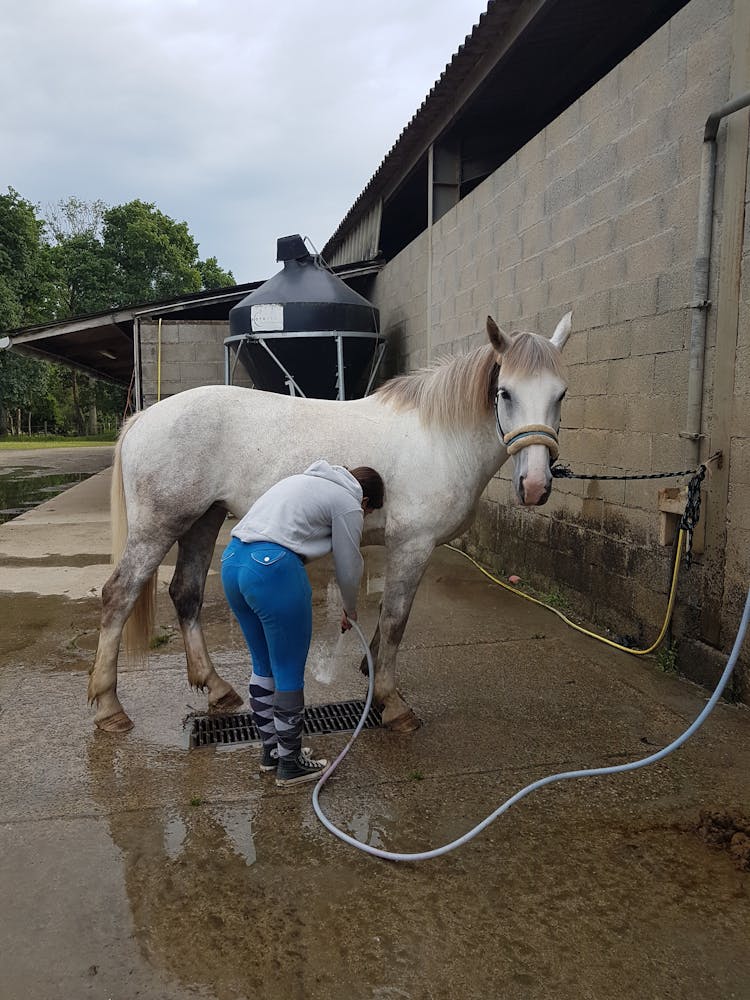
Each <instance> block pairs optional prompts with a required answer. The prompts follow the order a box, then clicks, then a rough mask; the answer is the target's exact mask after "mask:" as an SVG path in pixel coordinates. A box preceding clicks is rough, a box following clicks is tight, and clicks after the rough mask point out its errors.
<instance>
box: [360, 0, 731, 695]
mask: <svg viewBox="0 0 750 1000" xmlns="http://www.w3.org/2000/svg"><path fill="white" fill-rule="evenodd" d="M736 2H737V4H738V5H739V4H740V3H742V2H744V0H736ZM736 25H737V13H736V11H735V6H734V4H733V2H732V0H694V2H693V3H691V4H690V5H689V6H688V7H686V8H685V9H684V10H683V11H682V12H681V13H680V14H679V15H677V16H676V17H675V18H673V19H672V20H671V21H670V22H669V23H668V24H667V25H665V26H664V27H663V28H662V29H661V30H660V31H659V32H658V33H657V34H655V35H654V36H653V37H652V38H651V39H650V40H648V41H647V42H646V43H645V44H644V45H642V46H641V47H640V48H639V49H638V50H637V51H636V52H635V53H633V54H632V55H631V56H630V57H629V58H628V59H627V60H626V61H625V62H623V63H622V64H620V65H619V66H618V67H616V68H615V69H614V70H613V71H612V72H611V73H609V74H608V76H606V77H605V78H604V79H603V80H601V81H600V82H599V83H598V84H597V85H596V86H595V87H594V88H592V90H590V91H589V92H588V93H586V94H585V95H584V96H583V97H582V98H581V99H580V100H579V101H577V102H576V103H575V104H574V105H572V106H571V107H570V108H569V109H568V110H567V111H565V112H564V113H563V114H562V115H561V116H560V117H559V118H558V119H557V120H556V121H554V122H553V123H551V124H550V125H549V126H548V127H547V128H546V129H545V130H544V131H543V132H542V133H540V134H539V135H537V136H536V137H535V138H534V139H532V140H531V141H530V142H529V143H528V144H527V145H526V146H525V147H524V148H523V149H521V150H520V151H519V152H518V153H517V154H516V155H515V156H513V157H512V158H511V159H510V160H509V161H508V162H506V163H505V164H503V166H501V167H500V168H499V169H498V170H497V171H496V172H495V173H494V174H493V175H492V176H490V177H489V178H488V179H487V180H486V181H485V182H484V183H483V184H481V185H480V186H479V187H478V188H476V189H475V191H473V192H472V194H471V195H469V196H468V197H466V198H465V199H463V200H462V201H461V202H460V203H459V204H458V205H457V206H456V207H455V208H454V209H452V210H451V211H450V212H448V213H447V214H446V215H445V216H443V218H442V219H441V220H440V221H439V222H438V223H437V224H436V225H435V226H433V229H432V233H431V234H423V235H422V236H421V237H420V238H419V239H418V240H417V241H415V242H414V243H413V244H412V245H411V246H410V247H408V248H406V249H405V250H404V251H403V252H402V253H401V254H400V255H399V256H398V257H397V258H396V259H394V260H393V261H392V262H390V263H389V265H388V267H387V268H386V269H385V270H384V271H383V272H382V274H381V275H380V276H379V278H378V281H377V283H376V290H375V302H376V305H378V307H379V308H380V310H381V318H382V322H383V328H384V330H385V331H386V333H388V334H389V335H390V334H391V332H392V330H393V331H395V332H397V334H398V337H399V344H400V346H399V348H398V351H397V356H398V359H399V363H400V366H401V369H402V370H404V369H409V368H413V367H417V366H419V365H420V364H422V363H423V362H424V360H425V358H426V357H427V356H428V355H429V356H432V357H435V356H436V355H438V354H441V353H442V354H445V353H458V352H462V351H466V350H469V349H471V348H472V347H474V346H477V345H478V344H480V343H483V342H484V339H485V334H484V332H483V331H484V325H485V317H486V315H487V313H488V312H490V313H491V314H492V315H493V316H494V317H495V319H496V320H497V321H498V323H499V324H500V325H501V326H503V327H505V328H506V329H507V330H509V331H510V332H513V331H516V330H521V329H531V330H536V331H538V332H541V333H544V334H545V335H547V336H549V335H550V334H551V333H552V331H553V329H554V326H555V324H556V323H557V321H558V320H559V319H560V317H561V315H562V314H563V313H564V312H565V311H566V310H568V309H570V308H572V309H573V311H574V317H573V328H574V333H573V335H572V337H571V339H570V340H569V342H568V345H567V347H566V351H565V357H566V360H567V362H568V365H569V376H570V390H569V396H568V399H567V401H566V403H565V404H564V409H563V430H562V434H561V444H562V454H561V459H562V460H563V461H564V462H566V463H569V464H570V465H571V466H572V467H573V469H574V470H575V471H578V472H585V473H613V474H617V473H628V472H643V473H650V472H661V471H667V470H677V469H685V468H689V467H690V466H691V465H692V453H691V450H690V447H689V445H688V444H687V442H685V441H684V439H682V438H681V437H680V436H679V432H680V431H681V430H682V429H683V428H684V425H685V414H686V385H687V374H688V351H687V349H688V344H689V339H690V309H689V307H688V304H689V303H690V301H691V273H692V265H693V259H694V253H695V239H696V230H697V206H698V187H699V171H700V160H701V147H702V138H703V126H704V123H705V120H706V118H707V116H708V115H709V113H711V112H712V111H714V110H715V109H717V108H718V107H720V106H721V105H722V104H724V103H725V102H726V101H727V100H728V98H729V96H730V61H731V60H730V53H731V51H732V44H733V42H732V33H733V30H735V28H736ZM749 83H750V82H749ZM745 89H747V87H746V88H745ZM744 161H745V165H746V161H747V148H745V151H744ZM723 171H724V160H723V157H722V144H721V142H720V144H719V157H718V177H717V200H716V204H717V206H721V203H722V202H721V198H722V191H723ZM430 237H431V241H432V242H431V247H430V242H429V240H430ZM720 237H721V210H720V209H719V211H718V212H717V225H716V233H715V234H714V247H715V248H716V247H718V246H719V245H720ZM748 242H749V240H748V232H747V230H746V231H745V241H744V248H745V256H744V257H743V264H744V265H745V266H744V268H743V284H742V290H743V292H742V306H741V308H742V310H743V318H744V326H743V323H742V322H741V323H740V324H739V325H740V328H741V331H742V334H741V343H740V344H739V345H738V359H739V364H740V367H739V368H738V377H737V380H736V383H735V390H734V391H735V394H736V397H737V405H736V406H735V413H736V416H735V417H734V419H735V422H738V421H739V422H738V423H737V426H736V427H735V429H734V432H733V437H732V442H733V444H732V451H733V454H732V456H731V460H732V470H733V471H732V482H731V484H730V487H729V489H730V498H731V497H732V496H733V494H736V500H735V503H736V507H735V513H734V514H733V516H732V519H731V522H730V521H729V520H727V518H726V513H725V511H724V504H723V502H721V501H720V503H721V511H720V513H719V515H718V516H720V517H721V521H722V524H723V525H724V526H725V528H726V531H727V533H728V534H727V537H726V544H727V547H726V552H727V557H726V570H727V580H726V583H725V586H724V592H723V595H722V596H721V597H720V599H719V608H720V614H721V618H722V622H723V624H724V628H723V630H722V637H721V639H720V640H719V641H717V640H716V639H715V638H712V639H711V642H712V643H713V646H719V647H721V646H722V645H723V646H726V643H727V640H729V641H731V638H733V634H734V629H735V628H736V624H737V618H738V610H737V605H738V599H737V594H736V591H737V590H738V588H739V583H740V580H741V581H742V587H743V588H744V587H745V586H746V581H745V580H744V577H745V576H746V574H747V568H748V567H747V552H748V551H750V546H749V545H748V542H750V538H748V532H750V515H748V513H747V512H748V509H750V505H748V503H747V500H746V499H745V493H746V491H747V481H748V479H750V444H748V443H747V428H748V420H747V417H746V416H745V413H746V406H745V405H744V404H746V403H747V396H746V395H745V393H746V392H747V391H748V390H747V384H748V383H747V378H746V377H745V378H742V377H741V371H742V368H741V365H744V366H745V367H744V370H745V372H747V371H748V370H749V369H750V333H749V332H748V326H749V325H748V322H747V320H748V319H749V318H750V305H749V304H748V295H749V294H750V279H748V277H747V273H748V270H747V263H748V256H747V253H748ZM430 260H431V265H432V266H431V270H430V271H429V272H428V266H429V262H430ZM717 271H718V268H716V267H714V268H713V269H712V287H711V293H710V295H711V299H712V301H713V302H716V293H717V280H718V277H717ZM427 300H429V302H430V324H429V339H428V324H427V322H426V317H425V313H424V309H425V307H426V303H427ZM715 343H716V316H715V311H714V310H712V311H711V312H710V313H709V319H708V348H707V354H706V372H707V380H706V384H707V391H706V399H705V401H704V414H705V415H706V416H705V419H706V422H707V424H708V423H710V419H711V403H712V400H711V386H712V372H713V363H714V352H715ZM663 485H665V484H664V483H658V482H649V481H646V482H637V481H636V482H628V483H621V482H620V483H617V482H616V483H607V482H602V483H589V484H588V485H582V484H581V483H577V482H570V481H557V483H556V486H555V489H554V493H553V497H552V499H551V500H550V501H549V503H548V504H547V505H546V506H545V507H544V508H541V509H538V510H533V511H527V510H521V509H519V508H517V507H515V506H514V505H513V499H512V490H511V486H510V465H508V466H506V467H505V468H504V469H503V470H501V472H500V474H499V476H498V477H497V478H496V479H495V480H493V482H492V483H490V486H489V488H488V489H487V491H486V492H485V495H484V497H483V499H482V501H481V504H480V510H479V516H478V518H477V521H476V524H475V526H474V528H473V529H472V531H471V532H470V533H469V534H468V535H467V536H466V538H465V539H464V543H465V545H466V546H467V548H468V549H469V550H470V551H472V552H473V553H475V554H476V555H477V556H479V557H480V558H481V559H482V560H483V561H484V562H485V563H489V564H491V565H493V566H494V567H495V568H496V569H498V570H500V571H501V572H509V573H510V572H513V573H518V574H519V575H520V576H521V577H522V578H523V579H524V580H525V581H527V582H529V583H531V584H533V585H534V586H536V587H537V588H538V589H540V590H542V591H547V592H549V591H556V592H558V595H559V597H560V598H562V599H566V600H567V601H568V602H569V604H570V606H571V608H573V609H575V611H576V612H577V613H578V614H579V615H582V616H583V617H584V618H586V619H588V620H589V621H590V622H593V623H595V624H596V625H597V626H598V627H599V628H600V629H605V630H609V632H610V634H612V635H614V636H619V637H621V638H623V639H625V640H626V641H631V640H632V641H633V642H635V643H637V644H643V643H645V644H649V643H650V641H651V639H652V638H653V637H655V635H656V634H657V632H658V629H659V626H660V624H661V618H662V616H663V612H664V608H665V604H666V599H667V585H668V577H669V560H670V551H669V550H668V549H667V548H665V547H662V546H660V545H659V526H660V516H659V512H658V509H657V494H658V489H659V487H660V486H663ZM669 485H675V484H674V483H673V482H670V483H669ZM712 502H713V498H712V497H711V496H710V495H709V494H708V493H705V494H704V504H705V505H710V504H711V503H712ZM731 509H732V508H731V506H730V511H731ZM704 512H705V506H704ZM714 513H715V516H717V515H716V512H714ZM721 560H722V565H721V566H719V567H718V572H720V573H721V574H723V572H724V565H723V560H724V555H723V553H722V554H721ZM709 563H710V560H707V559H706V558H704V557H702V556H698V557H697V558H696V560H695V563H694V566H693V569H692V570H691V572H690V573H689V574H683V578H682V581H681V584H680V591H679V607H678V613H677V616H676V620H675V635H676V637H678V638H679V643H680V650H679V653H680V668H681V669H683V670H685V671H686V672H690V673H692V674H693V675H694V676H696V677H697V678H699V679H703V680H708V681H710V680H712V679H713V677H714V676H715V674H716V671H717V669H718V666H719V660H720V658H719V657H718V656H717V655H716V653H715V649H714V648H712V646H711V645H710V644H709V643H708V642H706V641H705V640H706V634H707V633H708V632H710V631H711V629H710V628H709V627H708V626H707V625H706V623H705V622H704V621H702V616H701V607H702V604H703V600H704V592H705V590H706V588H707V587H708V586H709V584H708V583H707V576H708V574H707V572H706V568H707V566H708V565H709ZM715 572H717V567H716V566H715V565H712V566H711V573H712V574H713V573H715ZM714 584H715V581H714ZM732 588H734V592H733V594H734V596H730V595H729V590H731V589H732ZM748 677H750V674H748V672H747V670H745V675H744V681H743V684H744V689H743V695H744V696H745V697H747V694H748Z"/></svg>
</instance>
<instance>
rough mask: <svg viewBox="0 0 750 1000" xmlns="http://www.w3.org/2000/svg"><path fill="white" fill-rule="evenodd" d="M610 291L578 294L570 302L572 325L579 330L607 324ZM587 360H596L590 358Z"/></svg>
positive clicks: (608, 319)
mask: <svg viewBox="0 0 750 1000" xmlns="http://www.w3.org/2000/svg"><path fill="white" fill-rule="evenodd" d="M550 301H552V291H551V290H550ZM609 304H610V293H609V290H606V291H601V292H594V293H593V294H591V295H586V296H579V297H578V298H577V300H576V301H575V302H574V303H572V306H573V325H574V326H575V327H577V328H578V329H580V330H595V329H596V328H597V327H601V326H607V325H608V324H609V321H610V305H609ZM589 360H592V361H593V360H598V359H594V358H590V359H589Z"/></svg>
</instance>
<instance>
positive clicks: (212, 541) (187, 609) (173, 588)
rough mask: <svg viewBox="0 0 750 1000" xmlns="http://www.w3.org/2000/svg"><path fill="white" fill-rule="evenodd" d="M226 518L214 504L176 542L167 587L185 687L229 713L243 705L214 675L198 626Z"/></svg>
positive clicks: (216, 675) (226, 684) (232, 690)
mask: <svg viewBox="0 0 750 1000" xmlns="http://www.w3.org/2000/svg"><path fill="white" fill-rule="evenodd" d="M226 514H227V512H226V510H225V509H224V507H221V506H219V505H217V504H214V505H213V506H211V507H209V509H208V510H207V511H206V513H205V514H203V516H202V517H200V518H198V520H197V521H196V522H195V523H194V524H193V525H192V527H190V528H189V529H188V530H187V531H186V532H185V534H184V535H183V536H182V537H181V538H180V539H179V542H178V552H177V565H176V566H175V571H174V576H173V577H172V582H171V583H170V585H169V596H170V597H171V598H172V601H173V603H174V606H175V610H176V611H177V618H178V620H179V623H180V629H181V631H182V637H183V639H184V641H185V655H186V657H187V675H188V683H189V684H190V686H191V687H193V688H197V689H199V690H201V691H206V690H207V691H208V704H209V706H210V707H211V708H212V709H215V710H218V711H229V710H231V709H233V708H238V707H239V706H240V705H241V704H242V698H241V697H240V696H239V695H238V694H237V692H236V691H235V690H234V688H233V687H232V685H231V684H229V683H227V681H225V680H224V679H223V678H222V677H220V676H219V674H218V673H217V672H216V669H215V668H214V665H213V663H212V662H211V657H210V655H209V652H208V647H207V646H206V640H205V637H204V635H203V629H202V627H201V622H200V613H201V608H202V606H203V594H204V591H205V587H206V576H207V575H208V569H209V566H210V565H211V558H212V556H213V552H214V546H215V545H216V538H217V536H218V534H219V529H220V528H221V525H222V524H223V523H224V519H225V518H226Z"/></svg>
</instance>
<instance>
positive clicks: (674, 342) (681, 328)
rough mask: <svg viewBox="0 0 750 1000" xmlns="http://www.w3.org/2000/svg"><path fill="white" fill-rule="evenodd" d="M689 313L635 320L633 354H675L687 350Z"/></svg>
mask: <svg viewBox="0 0 750 1000" xmlns="http://www.w3.org/2000/svg"><path fill="white" fill-rule="evenodd" d="M689 320H690V317H689V316H688V313H687V311H675V312H668V313H660V314H656V315H654V316H648V317H645V318H640V319H634V320H633V321H632V323H631V332H632V352H631V353H632V354H633V356H635V355H638V354H661V353H663V352H665V351H667V352H669V353H674V352H675V351H681V350H683V348H685V346H686V344H687V343H688V342H689V339H690V322H689Z"/></svg>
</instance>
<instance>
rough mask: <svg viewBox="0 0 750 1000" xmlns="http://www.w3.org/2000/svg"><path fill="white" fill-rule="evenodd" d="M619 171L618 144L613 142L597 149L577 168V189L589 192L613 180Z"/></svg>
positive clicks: (584, 192) (585, 192) (583, 192)
mask: <svg viewBox="0 0 750 1000" xmlns="http://www.w3.org/2000/svg"><path fill="white" fill-rule="evenodd" d="M616 172H617V146H616V144H615V143H613V142H611V143H608V144H607V145H605V146H602V147H601V148H599V149H597V150H596V152H594V153H593V154H592V155H591V156H590V157H589V158H588V159H587V160H585V161H584V162H583V163H582V164H581V165H580V166H579V167H578V170H577V182H576V190H577V191H579V192H580V193H581V194H589V193H590V192H591V191H594V190H596V188H600V187H602V186H603V185H604V184H607V183H609V182H610V181H612V180H613V179H614V177H615V175H616Z"/></svg>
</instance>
